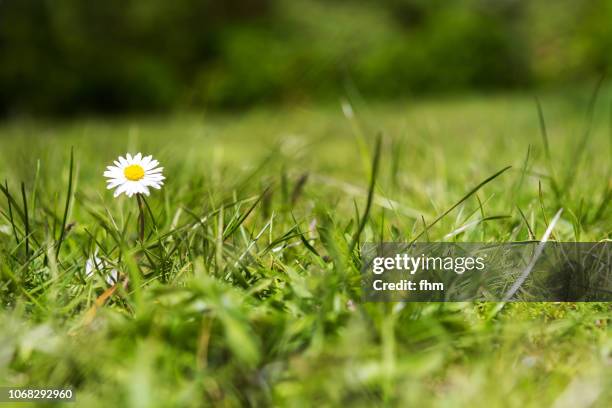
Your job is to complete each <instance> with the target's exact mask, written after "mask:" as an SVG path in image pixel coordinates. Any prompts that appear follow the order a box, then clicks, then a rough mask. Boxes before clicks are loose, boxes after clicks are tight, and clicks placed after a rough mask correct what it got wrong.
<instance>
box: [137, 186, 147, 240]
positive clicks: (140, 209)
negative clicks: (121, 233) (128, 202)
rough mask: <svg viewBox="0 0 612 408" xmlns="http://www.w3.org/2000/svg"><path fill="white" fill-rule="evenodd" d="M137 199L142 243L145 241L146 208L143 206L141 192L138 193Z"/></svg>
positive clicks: (139, 234) (139, 231)
mask: <svg viewBox="0 0 612 408" xmlns="http://www.w3.org/2000/svg"><path fill="white" fill-rule="evenodd" d="M136 200H137V201H138V237H139V238H140V243H141V244H142V243H143V242H144V233H145V216H144V208H143V206H142V197H141V196H140V194H136Z"/></svg>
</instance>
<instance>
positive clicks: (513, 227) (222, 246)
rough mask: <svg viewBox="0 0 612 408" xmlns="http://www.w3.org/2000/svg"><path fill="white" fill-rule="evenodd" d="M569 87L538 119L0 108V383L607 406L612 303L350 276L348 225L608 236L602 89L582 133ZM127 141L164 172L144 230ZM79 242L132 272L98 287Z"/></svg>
mask: <svg viewBox="0 0 612 408" xmlns="http://www.w3.org/2000/svg"><path fill="white" fill-rule="evenodd" d="M585 99H588V98H586V97H583V96H581V97H580V98H573V97H562V96H561V95H556V94H555V95H550V96H548V97H545V98H543V99H542V100H541V105H542V108H543V113H544V118H545V124H546V131H547V132H546V133H547V137H546V138H545V139H544V138H543V137H542V134H541V131H540V122H539V119H538V110H537V107H536V103H535V101H534V100H533V99H532V98H531V97H523V96H520V95H518V96H507V97H504V96H498V97H489V98H479V97H472V98H464V99H457V100H446V101H438V102H435V101H430V102H422V103H410V102H404V103H397V104H395V105H375V106H369V107H367V106H359V105H357V106H354V107H353V109H354V117H352V118H351V117H350V115H349V117H347V116H345V115H343V114H342V110H341V109H340V106H328V107H320V108H301V109H297V108H296V109H291V110H289V109H284V110H273V109H265V110H259V111H254V112H251V113H248V114H243V115H239V114H235V115H229V114H226V115H214V114H210V115H205V114H200V115H196V114H190V115H178V114H177V115H173V116H171V117H162V118H130V119H121V120H102V119H80V120H74V121H68V122H62V123H55V122H45V121H41V120H38V121H30V120H26V119H21V120H13V121H11V122H8V123H5V124H4V125H3V126H2V127H1V129H0V171H1V174H2V175H3V177H4V178H6V180H7V181H6V186H8V189H6V190H5V191H6V194H0V197H1V198H2V204H1V209H2V213H1V215H0V251H1V252H0V256H1V258H0V262H1V264H0V277H1V280H0V299H1V301H2V309H1V311H0V327H1V328H2V330H0V384H2V385H11V386H23V387H27V386H30V387H35V386H38V387H42V386H45V387H46V386H58V387H59V386H65V385H70V386H72V387H73V388H74V390H75V392H76V395H77V404H76V406H84V407H85V406H87V407H92V406H93V407H96V406H100V407H102V406H103V407H109V406H161V407H165V406H207V405H220V406H235V405H238V404H250V405H260V406H267V405H277V406H305V407H306V406H313V405H314V406H318V405H323V406H346V405H349V404H350V405H354V406H370V405H397V406H423V407H427V406H470V407H473V406H476V407H491V406H520V407H525V406H533V407H542V406H550V405H551V404H555V403H556V404H559V405H555V406H568V405H564V404H571V405H572V406H574V407H580V406H589V404H590V403H591V402H593V401H595V405H597V406H602V407H603V406H606V403H605V401H606V400H608V401H609V398H610V397H611V395H610V389H611V388H610V385H611V384H610V378H611V365H612V354H611V353H612V340H611V338H610V311H611V310H612V309H611V308H610V305H609V304H606V303H591V304H585V303H582V304H573V303H508V304H505V305H504V304H493V303H447V304H438V303H434V304H411V303H406V304H375V303H362V302H361V301H360V296H361V293H360V289H359V263H358V262H359V261H358V255H359V244H360V243H361V242H364V241H379V240H386V241H409V240H412V239H415V238H417V237H419V240H431V241H443V240H456V241H486V242H502V241H512V240H527V239H531V238H534V237H535V238H536V239H537V238H539V237H541V236H542V234H544V231H545V230H546V228H547V225H548V222H550V220H551V218H552V217H553V216H554V214H555V213H556V212H557V211H558V210H559V209H560V208H563V209H564V212H563V215H562V218H561V220H560V221H559V222H558V223H557V225H556V226H555V229H554V231H553V234H554V238H555V239H557V240H560V241H600V240H606V239H610V236H611V233H612V218H611V216H610V215H611V214H610V206H609V201H610V189H611V179H610V174H611V173H610V172H611V169H612V167H611V163H610V158H611V157H612V155H611V154H610V153H611V150H610V149H611V144H610V136H609V135H610V134H611V129H610V123H609V116H610V115H609V109H608V106H607V103H608V100H609V98H608V99H606V96H604V97H601V98H600V102H599V103H598V104H596V105H595V106H596V109H595V110H594V112H593V120H592V126H591V129H590V132H589V133H588V134H586V133H585V131H586V129H587V128H588V123H589V119H588V117H589V115H588V113H587V110H588V109H587V106H588V103H586V102H585V101H584V100H585ZM345 110H346V109H345ZM379 133H380V134H382V135H383V137H382V144H381V147H380V156H379V166H378V171H377V172H376V178H375V182H376V183H375V188H374V190H373V192H374V194H372V195H370V198H371V200H368V186H369V183H370V181H371V178H370V177H371V172H372V169H371V165H372V162H373V160H374V158H375V157H376V155H375V153H374V145H375V140H376V135H377V134H379ZM585 134H586V136H585ZM545 145H548V150H546V149H545ZM71 148H74V165H73V166H71V164H70V163H71V159H70V157H71V153H70V152H71ZM126 151H128V152H133V153H135V152H137V151H142V152H143V153H144V152H146V153H147V154H153V155H154V156H155V157H156V158H158V159H159V161H160V162H161V163H162V165H163V166H164V167H165V170H164V171H165V175H166V176H167V183H166V185H165V187H164V188H163V190H162V191H154V192H153V193H152V195H151V196H150V197H149V198H147V203H148V206H149V207H150V213H149V212H147V217H146V239H145V242H144V243H143V244H142V245H141V244H140V243H139V241H138V227H137V216H138V211H137V205H136V200H135V199H131V200H130V199H128V198H126V197H123V196H122V197H121V198H119V199H114V198H113V197H112V193H111V192H109V191H107V190H105V182H104V179H103V177H102V173H103V171H104V169H105V166H106V165H108V164H110V163H111V162H112V160H113V159H115V158H116V157H117V156H118V155H120V154H121V155H122V154H124V153H125V152H126ZM506 166H512V168H511V169H510V170H508V171H506V172H504V173H502V174H500V175H499V176H498V177H496V178H494V179H493V180H491V181H490V182H489V183H487V184H486V185H484V186H482V187H481V188H479V189H477V190H476V191H475V192H474V194H472V195H469V196H468V197H467V198H466V199H465V200H464V201H461V199H462V198H463V197H464V196H466V194H467V193H469V192H470V191H471V190H472V189H474V187H476V186H478V185H479V184H480V183H481V182H482V181H484V180H486V179H487V178H488V177H490V176H491V175H493V174H495V173H496V172H498V171H499V170H501V169H503V168H505V167H506ZM71 167H73V170H72V172H71V171H70V169H71ZM22 182H23V194H22V190H21V189H22V187H21V183H22ZM69 186H70V187H69ZM69 192H70V194H69ZM24 198H25V200H24ZM67 198H68V201H67ZM24 201H25V202H27V206H24ZM369 201H370V202H371V205H370V206H369V211H366V208H368V205H367V203H368V202H369ZM460 201H461V202H460ZM9 203H10V204H9ZM67 203H68V206H67ZM457 203H459V205H456V204H457ZM455 206H456V207H455ZM26 208H27V216H26V211H25V209H26ZM449 209H452V210H451V211H450V212H448V214H446V215H444V216H443V217H441V218H440V219H439V221H438V222H436V223H435V224H433V222H434V221H435V220H436V219H437V218H439V217H440V215H443V214H444V213H445V212H446V211H447V210H449ZM496 216H507V217H503V218H492V219H490V220H488V221H483V222H474V221H478V220H480V219H488V218H489V217H496ZM468 223H473V226H472V227H471V228H468V229H466V230H464V231H460V232H458V229H459V228H461V226H463V225H466V224H468ZM432 224H433V225H432ZM26 231H27V233H26ZM532 235H533V236H532ZM353 246H354V249H353V250H352V251H351V250H350V248H351V247H353ZM94 253H97V254H98V256H99V257H100V258H103V259H104V260H106V262H108V263H109V264H110V265H113V266H114V267H116V268H117V269H118V270H119V271H120V272H121V274H122V275H121V280H122V281H124V280H125V279H127V278H129V283H128V284H126V285H118V289H117V290H116V291H115V292H114V293H113V294H112V295H111V296H110V297H109V298H108V299H107V301H106V302H102V301H101V297H102V298H103V297H104V296H105V291H107V290H108V285H107V283H106V282H105V277H104V276H103V275H102V274H97V275H96V276H95V277H94V278H93V279H86V277H85V263H86V261H87V259H88V258H89V257H91V256H92V254H94ZM106 294H108V292H106ZM96 299H99V300H100V301H99V303H100V304H101V306H100V307H97V308H96V306H95V302H96ZM0 405H1V404H0ZM20 406H27V404H23V405H20ZM66 406H75V405H70V404H66Z"/></svg>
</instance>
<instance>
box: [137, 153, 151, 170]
mask: <svg viewBox="0 0 612 408" xmlns="http://www.w3.org/2000/svg"><path fill="white" fill-rule="evenodd" d="M152 158H153V156H150V155H149V156H145V157H143V158H142V161H141V162H140V164H142V167H144V168H145V170H146V166H147V165H148V164H149V162H151V159H152Z"/></svg>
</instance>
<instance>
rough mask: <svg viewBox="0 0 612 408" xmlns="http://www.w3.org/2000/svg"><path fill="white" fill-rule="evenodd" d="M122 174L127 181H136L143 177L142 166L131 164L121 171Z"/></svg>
mask: <svg viewBox="0 0 612 408" xmlns="http://www.w3.org/2000/svg"><path fill="white" fill-rule="evenodd" d="M123 174H125V178H126V179H128V180H132V181H138V180H140V179H141V178H143V177H144V175H145V171H144V169H143V168H142V166H140V165H138V164H132V165H130V166H127V167H126V168H125V169H124V170H123Z"/></svg>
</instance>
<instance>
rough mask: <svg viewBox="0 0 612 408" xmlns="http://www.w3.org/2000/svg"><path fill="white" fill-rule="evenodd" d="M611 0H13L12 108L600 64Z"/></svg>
mask: <svg viewBox="0 0 612 408" xmlns="http://www.w3.org/2000/svg"><path fill="white" fill-rule="evenodd" d="M610 21H612V1H608V0H557V1H555V2H551V1H544V0H535V1H518V0H463V1H449V0H446V1H445V0H379V1H369V2H366V1H358V0H325V1H324V0H224V1H214V0H176V1H162V0H148V1H142V0H141V1H136V0H106V1H83V0H1V1H0V56H1V62H2V63H1V64H0V113H1V114H3V115H14V114H23V113H26V114H45V115H49V114H50V115H55V114H60V115H64V114H78V113H90V112H104V113H117V112H134V111H166V110H171V109H184V108H187V109H190V108H210V109H227V108H231V109H235V108H244V107H248V106H252V105H254V104H261V103H283V104H287V103H295V102H303V101H307V102H308V101H320V100H325V99H330V98H338V96H340V95H345V94H350V93H353V95H360V96H363V97H365V98H368V99H389V98H407V97H411V96H414V95H417V96H419V95H423V94H432V93H434V94H439V93H457V92H462V91H470V92H473V91H480V90H487V91H488V90H497V89H530V88H533V87H559V86H560V87H567V86H568V84H569V85H572V84H575V83H580V82H584V81H585V80H592V79H593V78H595V77H600V76H601V75H602V74H603V73H604V72H605V70H606V67H607V66H608V65H609V63H610V62H611V61H612V30H610V29H609V27H610Z"/></svg>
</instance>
